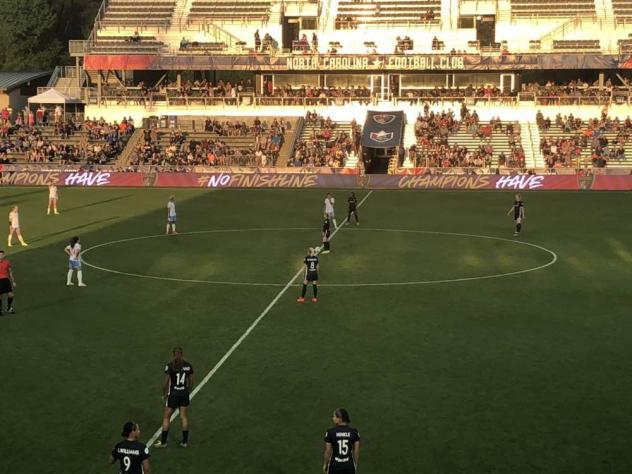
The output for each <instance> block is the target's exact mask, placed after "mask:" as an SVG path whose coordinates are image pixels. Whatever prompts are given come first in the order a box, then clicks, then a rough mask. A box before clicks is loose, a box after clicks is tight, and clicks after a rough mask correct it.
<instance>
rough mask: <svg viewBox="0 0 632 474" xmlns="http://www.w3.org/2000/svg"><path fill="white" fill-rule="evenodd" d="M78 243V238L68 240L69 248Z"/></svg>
mask: <svg viewBox="0 0 632 474" xmlns="http://www.w3.org/2000/svg"><path fill="white" fill-rule="evenodd" d="M77 242H79V237H77V236H75V237H73V238H72V239H70V248H74V247H75V244H76V243H77Z"/></svg>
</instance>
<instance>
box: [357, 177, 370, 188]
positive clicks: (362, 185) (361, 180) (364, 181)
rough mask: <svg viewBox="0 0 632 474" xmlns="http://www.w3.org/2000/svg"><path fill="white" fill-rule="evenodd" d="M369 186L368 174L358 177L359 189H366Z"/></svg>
mask: <svg viewBox="0 0 632 474" xmlns="http://www.w3.org/2000/svg"><path fill="white" fill-rule="evenodd" d="M368 184H369V175H368V174H364V175H360V176H358V187H360V188H366V187H367V186H368Z"/></svg>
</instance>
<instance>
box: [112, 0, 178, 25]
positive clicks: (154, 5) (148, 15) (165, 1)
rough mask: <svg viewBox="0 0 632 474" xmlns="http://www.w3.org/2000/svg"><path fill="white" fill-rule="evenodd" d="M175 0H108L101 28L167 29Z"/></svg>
mask: <svg viewBox="0 0 632 474" xmlns="http://www.w3.org/2000/svg"><path fill="white" fill-rule="evenodd" d="M175 6H176V1H175V0H152V1H148V0H140V1H134V0H109V1H108V5H107V8H106V10H105V14H104V16H103V18H102V19H101V20H100V22H101V26H102V27H130V28H143V27H167V26H169V23H170V22H171V17H172V16H173V12H174V9H175Z"/></svg>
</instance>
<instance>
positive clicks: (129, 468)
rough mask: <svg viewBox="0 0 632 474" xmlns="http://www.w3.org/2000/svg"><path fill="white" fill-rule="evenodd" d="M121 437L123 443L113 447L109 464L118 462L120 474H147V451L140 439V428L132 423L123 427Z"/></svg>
mask: <svg viewBox="0 0 632 474" xmlns="http://www.w3.org/2000/svg"><path fill="white" fill-rule="evenodd" d="M121 436H122V437H123V438H125V439H124V440H123V441H121V442H120V443H118V444H117V445H116V446H114V449H113V450H112V454H110V464H114V463H115V462H116V461H118V462H119V463H120V465H121V470H120V471H119V472H121V474H149V473H150V472H151V467H150V466H149V449H147V446H146V445H145V444H144V443H141V442H140V441H138V438H140V427H139V426H138V425H137V424H136V423H134V422H133V421H128V422H127V423H125V425H123V432H122V433H121Z"/></svg>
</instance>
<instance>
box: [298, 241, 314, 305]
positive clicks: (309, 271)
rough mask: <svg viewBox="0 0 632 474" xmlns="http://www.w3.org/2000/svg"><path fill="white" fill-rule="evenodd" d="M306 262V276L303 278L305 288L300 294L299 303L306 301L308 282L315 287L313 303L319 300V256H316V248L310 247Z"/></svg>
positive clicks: (304, 261)
mask: <svg viewBox="0 0 632 474" xmlns="http://www.w3.org/2000/svg"><path fill="white" fill-rule="evenodd" d="M303 263H304V264H305V277H304V278H303V290H302V292H301V296H299V297H298V298H297V299H296V301H298V302H299V303H304V302H305V293H307V285H308V283H311V284H312V287H313V289H314V297H313V298H312V303H316V302H317V301H318V257H317V256H316V250H315V249H313V248H310V249H309V250H308V253H307V257H305V260H303Z"/></svg>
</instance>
